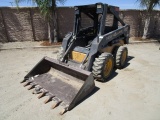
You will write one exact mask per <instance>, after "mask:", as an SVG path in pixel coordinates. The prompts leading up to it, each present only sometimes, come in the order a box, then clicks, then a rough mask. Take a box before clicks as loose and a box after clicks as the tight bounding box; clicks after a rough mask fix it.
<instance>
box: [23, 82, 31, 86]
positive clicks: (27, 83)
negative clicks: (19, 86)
mask: <svg viewBox="0 0 160 120" xmlns="http://www.w3.org/2000/svg"><path fill="white" fill-rule="evenodd" d="M30 83H31V82H25V83H24V85H23V86H24V87H26V86H27V85H29V84H30Z"/></svg>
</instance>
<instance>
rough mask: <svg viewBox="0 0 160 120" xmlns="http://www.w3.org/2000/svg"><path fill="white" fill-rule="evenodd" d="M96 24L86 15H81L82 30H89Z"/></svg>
mask: <svg viewBox="0 0 160 120" xmlns="http://www.w3.org/2000/svg"><path fill="white" fill-rule="evenodd" d="M93 24H94V21H93V20H92V19H91V18H90V17H88V16H87V15H86V14H84V13H81V28H80V29H83V28H87V27H92V26H93Z"/></svg>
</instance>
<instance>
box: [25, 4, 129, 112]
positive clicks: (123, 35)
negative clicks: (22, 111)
mask: <svg viewBox="0 0 160 120" xmlns="http://www.w3.org/2000/svg"><path fill="white" fill-rule="evenodd" d="M119 24H120V25H119ZM129 31H130V26H129V25H127V24H125V23H124V22H123V21H122V20H121V19H120V17H119V8H118V7H115V6H110V5H107V4H103V3H96V4H92V5H84V6H75V18H74V28H73V32H70V33H68V34H67V35H66V36H65V37H64V39H63V42H62V47H61V49H60V51H59V53H58V55H57V60H55V59H52V58H49V57H44V58H43V59H42V60H41V61H40V62H39V63H38V64H37V65H36V66H35V67H34V68H33V69H32V70H31V71H30V72H29V73H28V74H27V75H26V76H25V77H24V80H23V81H22V83H23V82H24V86H27V85H30V87H29V88H28V89H32V88H34V91H33V93H34V94H39V93H40V95H39V97H38V98H41V97H43V96H48V99H47V100H46V101H45V103H47V102H49V101H54V104H53V106H52V107H53V108H55V107H56V106H58V105H62V106H64V109H63V110H62V111H61V114H63V113H64V112H66V111H68V110H71V109H72V108H73V107H74V106H76V105H77V104H78V103H79V102H80V101H81V100H82V99H84V98H85V97H86V96H87V95H88V94H90V93H91V92H92V91H93V89H94V88H95V83H94V79H96V80H99V81H102V82H104V81H107V79H108V78H109V76H110V75H111V73H112V71H113V68H114V67H116V68H119V69H121V68H123V67H124V65H125V62H126V59H127V54H128V50H127V47H124V45H125V44H128V42H129Z"/></svg>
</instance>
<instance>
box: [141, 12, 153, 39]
mask: <svg viewBox="0 0 160 120" xmlns="http://www.w3.org/2000/svg"><path fill="white" fill-rule="evenodd" d="M150 21H151V16H150V15H147V17H146V20H145V24H144V31H143V37H142V39H147V38H149V37H150V30H149V26H150Z"/></svg>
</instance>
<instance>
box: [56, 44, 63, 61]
mask: <svg viewBox="0 0 160 120" xmlns="http://www.w3.org/2000/svg"><path fill="white" fill-rule="evenodd" d="M62 57H63V48H62V47H61V48H60V50H59V52H58V53H57V60H60V59H61V58H62Z"/></svg>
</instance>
